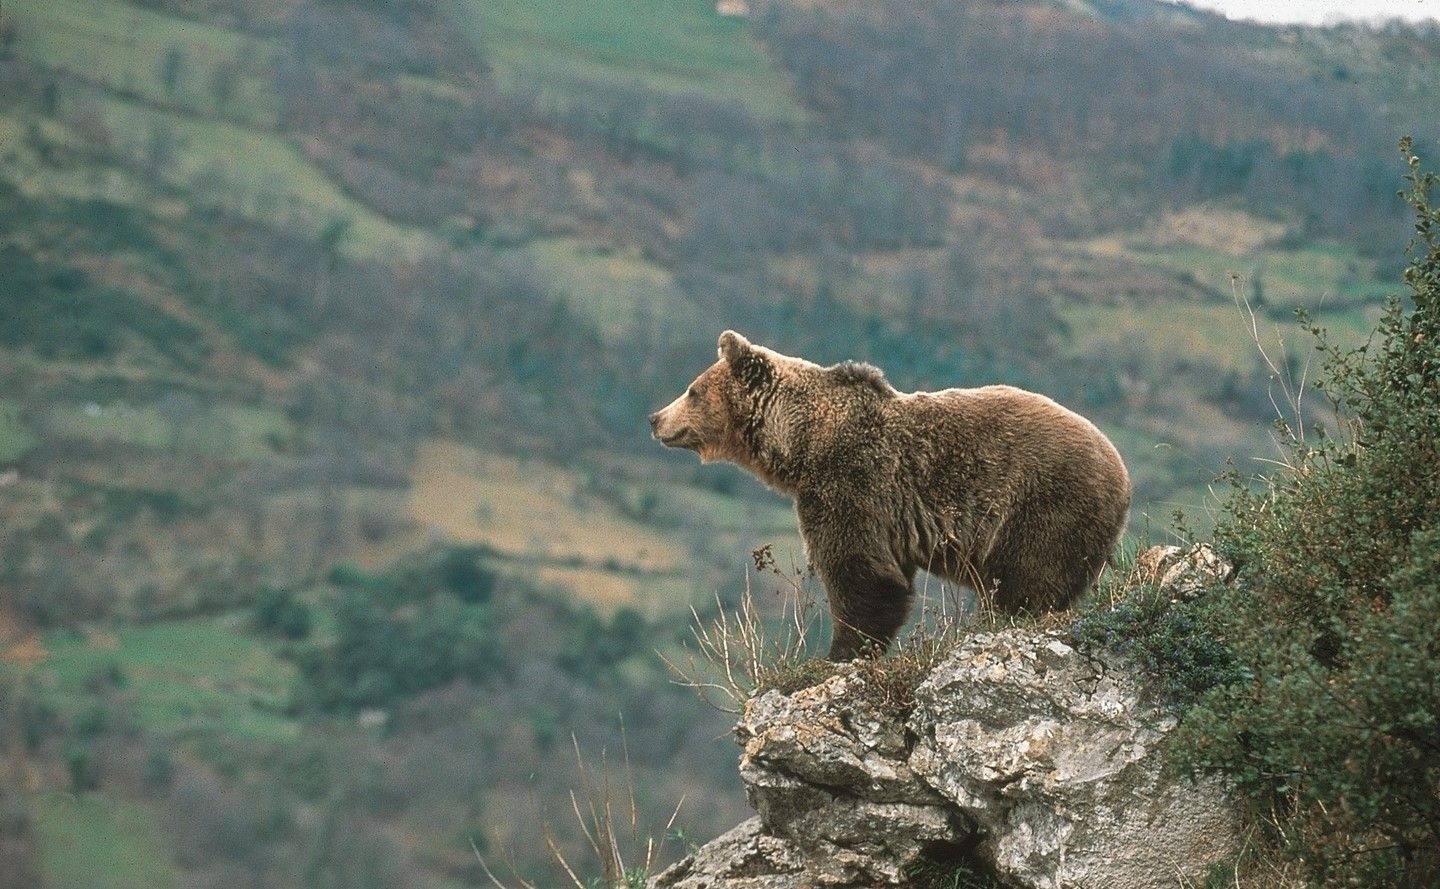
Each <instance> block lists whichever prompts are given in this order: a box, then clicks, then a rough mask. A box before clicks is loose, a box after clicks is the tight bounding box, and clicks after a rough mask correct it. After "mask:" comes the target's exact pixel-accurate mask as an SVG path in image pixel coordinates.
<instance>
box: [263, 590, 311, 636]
mask: <svg viewBox="0 0 1440 889" xmlns="http://www.w3.org/2000/svg"><path fill="white" fill-rule="evenodd" d="M250 622H251V624H252V625H253V626H254V627H255V629H256V630H259V631H260V632H262V633H274V634H276V635H278V636H281V637H283V638H285V639H292V640H298V639H304V638H306V637H308V636H309V635H310V628H311V625H312V619H311V616H310V606H309V605H306V604H305V603H304V602H301V601H300V600H298V599H296V598H295V594H294V593H293V592H291V591H290V590H289V589H286V588H284V587H266V588H265V589H263V590H261V591H260V598H259V600H257V601H256V603H255V611H254V613H253V614H252V615H251V618H250Z"/></svg>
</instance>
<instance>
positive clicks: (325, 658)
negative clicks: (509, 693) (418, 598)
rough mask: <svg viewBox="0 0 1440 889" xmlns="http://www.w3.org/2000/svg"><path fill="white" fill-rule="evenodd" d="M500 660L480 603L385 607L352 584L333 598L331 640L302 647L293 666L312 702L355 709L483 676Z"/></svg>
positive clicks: (446, 601)
mask: <svg viewBox="0 0 1440 889" xmlns="http://www.w3.org/2000/svg"><path fill="white" fill-rule="evenodd" d="M505 663H506V660H505V658H504V656H503V654H502V652H501V649H500V644H499V639H498V638H497V636H496V634H495V632H494V626H493V622H492V619H491V614H490V612H489V610H488V609H487V608H486V607H485V606H482V605H469V604H466V603H463V602H460V601H458V600H455V599H448V598H447V599H440V600H437V601H435V602H432V603H427V604H425V605H424V606H423V607H416V608H406V607H402V608H388V607H386V606H385V605H384V604H382V603H381V602H380V601H378V600H377V598H376V597H375V596H374V595H373V594H372V593H371V592H370V591H368V590H365V589H351V590H345V591H344V592H342V593H341V595H340V598H339V600H338V601H337V602H336V606H335V640H334V642H333V643H332V644H330V645H327V646H323V647H316V648H312V649H310V650H308V651H307V652H305V653H304V655H303V656H302V657H301V659H300V670H301V674H302V675H303V677H304V679H305V682H306V685H305V689H306V692H307V693H308V695H309V696H310V698H311V699H312V701H313V703H314V704H315V705H317V706H319V707H320V708H321V709H326V710H358V709H361V708H365V707H384V706H389V705H390V704H392V703H394V702H395V701H396V700H397V699H398V698H401V697H406V696H410V695H414V694H417V693H419V692H422V691H425V690H426V689H431V688H435V687H437V686H440V685H444V684H445V683H447V682H451V681H453V680H455V679H461V678H463V679H469V680H471V681H475V682H479V681H483V680H484V679H487V678H489V677H490V676H491V675H494V674H496V673H498V672H500V670H501V669H502V668H503V667H504V665H505Z"/></svg>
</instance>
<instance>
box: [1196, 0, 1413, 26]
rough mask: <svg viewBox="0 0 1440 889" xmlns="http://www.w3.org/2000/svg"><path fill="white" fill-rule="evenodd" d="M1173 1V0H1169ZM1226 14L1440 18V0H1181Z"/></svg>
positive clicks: (1320, 21) (1287, 19)
mask: <svg viewBox="0 0 1440 889" xmlns="http://www.w3.org/2000/svg"><path fill="white" fill-rule="evenodd" d="M1170 2H1172V3H1173V2H1176V0H1170ZM1183 3H1184V4H1185V5H1187V6H1194V7H1197V8H1200V9H1209V10H1213V11H1215V12H1218V13H1220V14H1221V15H1223V16H1225V17H1226V18H1230V19H1240V20H1249V21H1257V22H1265V23H1269V24H1306V25H1329V24H1335V23H1337V22H1346V21H1362V22H1363V21H1371V22H1373V21H1386V20H1389V19H1403V20H1405V21H1408V22H1422V21H1440V0H1183Z"/></svg>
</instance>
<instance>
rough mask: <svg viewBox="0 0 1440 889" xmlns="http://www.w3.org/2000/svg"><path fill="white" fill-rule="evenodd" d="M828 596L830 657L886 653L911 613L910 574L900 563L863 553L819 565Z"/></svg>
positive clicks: (848, 658)
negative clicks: (831, 632)
mask: <svg viewBox="0 0 1440 889" xmlns="http://www.w3.org/2000/svg"><path fill="white" fill-rule="evenodd" d="M816 567H817V569H818V571H819V573H820V578H821V579H822V580H823V581H824V582H825V594H826V596H827V597H828V598H829V600H830V618H831V621H832V623H833V624H834V633H833V634H832V638H831V642H830V653H829V654H828V655H826V657H827V658H829V659H830V660H832V661H848V660H852V659H854V658H856V657H860V656H862V655H866V654H876V655H879V654H884V652H885V649H887V648H888V647H889V646H890V643H891V642H892V641H893V640H894V639H895V634H896V633H897V632H899V630H900V627H901V626H902V625H903V624H904V623H905V618H906V617H908V616H909V614H910V600H911V598H912V594H913V591H912V587H911V581H910V578H909V577H908V576H907V575H906V573H905V572H904V571H902V570H901V569H900V566H899V565H896V564H894V563H893V562H886V561H880V560H877V559H874V558H872V557H869V556H864V555H851V556H844V557H841V558H839V559H838V560H836V561H835V562H832V563H830V564H820V565H817V566H816Z"/></svg>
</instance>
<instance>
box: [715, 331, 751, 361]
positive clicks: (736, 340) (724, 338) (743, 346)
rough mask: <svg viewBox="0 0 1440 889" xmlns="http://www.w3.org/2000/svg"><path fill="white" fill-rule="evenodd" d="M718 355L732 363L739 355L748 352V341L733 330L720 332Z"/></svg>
mask: <svg viewBox="0 0 1440 889" xmlns="http://www.w3.org/2000/svg"><path fill="white" fill-rule="evenodd" d="M716 351H717V352H718V353H719V354H720V357H721V358H723V359H725V360H726V361H728V362H730V363H731V364H734V363H735V361H736V360H737V359H739V358H740V357H741V356H743V355H745V354H747V353H749V352H750V341H749V340H747V339H745V337H743V336H741V335H740V334H738V333H736V332H735V331H733V330H727V331H725V332H724V333H722V334H720V348H718V349H716Z"/></svg>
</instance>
